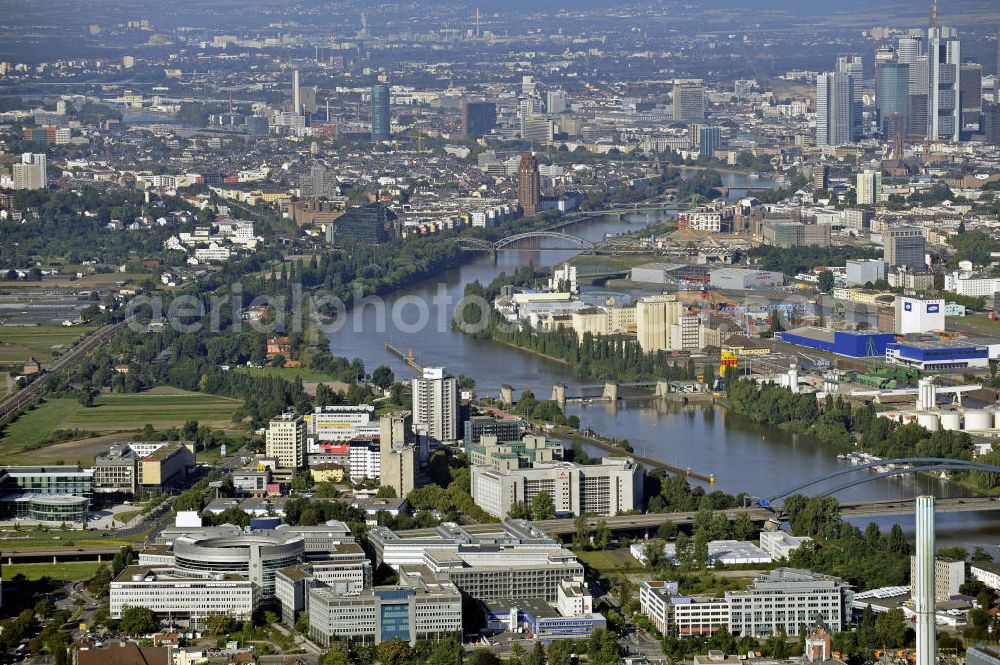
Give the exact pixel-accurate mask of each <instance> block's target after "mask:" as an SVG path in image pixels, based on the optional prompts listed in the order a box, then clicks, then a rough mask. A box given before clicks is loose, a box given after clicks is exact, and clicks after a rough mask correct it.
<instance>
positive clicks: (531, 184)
mask: <svg viewBox="0 0 1000 665" xmlns="http://www.w3.org/2000/svg"><path fill="white" fill-rule="evenodd" d="M541 195H542V179H541V176H540V175H539V173H538V158H537V157H535V156H534V155H523V156H522V157H521V165H520V166H519V167H518V169H517V202H518V203H519V204H521V210H522V211H523V212H524V216H525V217H533V216H535V215H537V214H538V202H539V199H540V198H541Z"/></svg>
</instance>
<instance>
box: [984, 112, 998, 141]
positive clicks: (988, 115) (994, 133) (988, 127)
mask: <svg viewBox="0 0 1000 665" xmlns="http://www.w3.org/2000/svg"><path fill="white" fill-rule="evenodd" d="M983 141H984V142H986V143H988V144H990V145H1000V104H996V103H989V102H987V103H984V104H983Z"/></svg>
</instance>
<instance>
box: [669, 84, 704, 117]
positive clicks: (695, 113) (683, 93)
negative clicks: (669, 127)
mask: <svg viewBox="0 0 1000 665" xmlns="http://www.w3.org/2000/svg"><path fill="white" fill-rule="evenodd" d="M673 112H674V121H689V120H695V121H700V120H704V119H705V86H703V85H701V84H700V83H678V84H676V85H674V97H673Z"/></svg>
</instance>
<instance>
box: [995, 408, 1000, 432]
mask: <svg viewBox="0 0 1000 665" xmlns="http://www.w3.org/2000/svg"><path fill="white" fill-rule="evenodd" d="M993 427H995V428H997V429H1000V409H997V410H996V411H994V412H993Z"/></svg>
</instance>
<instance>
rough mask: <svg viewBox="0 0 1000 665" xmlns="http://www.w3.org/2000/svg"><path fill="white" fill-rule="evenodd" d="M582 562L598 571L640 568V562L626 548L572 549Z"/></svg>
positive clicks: (609, 571)
mask: <svg viewBox="0 0 1000 665" xmlns="http://www.w3.org/2000/svg"><path fill="white" fill-rule="evenodd" d="M573 552H574V553H575V554H576V556H577V557H578V558H579V559H580V561H582V562H583V563H584V564H586V565H587V566H589V567H590V568H593V569H594V570H596V571H597V572H599V573H613V572H624V571H626V570H629V569H631V568H636V569H640V568H642V564H640V563H639V562H638V561H636V560H635V558H633V557H632V555H631V554H629V552H628V550H627V549H619V550H598V551H585V550H573Z"/></svg>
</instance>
